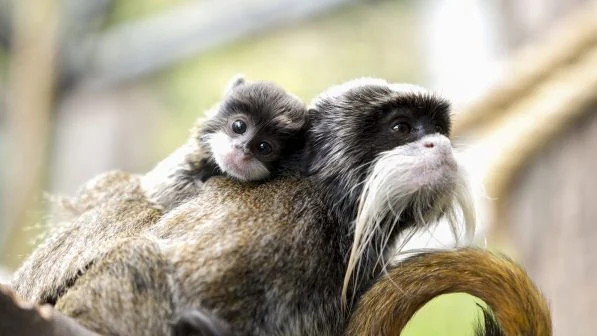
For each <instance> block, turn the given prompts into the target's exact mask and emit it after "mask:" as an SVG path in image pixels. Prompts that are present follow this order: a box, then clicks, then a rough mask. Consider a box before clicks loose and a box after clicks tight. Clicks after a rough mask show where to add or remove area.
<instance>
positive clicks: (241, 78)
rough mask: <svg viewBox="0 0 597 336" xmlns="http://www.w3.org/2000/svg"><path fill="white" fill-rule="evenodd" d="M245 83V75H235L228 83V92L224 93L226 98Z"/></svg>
mask: <svg viewBox="0 0 597 336" xmlns="http://www.w3.org/2000/svg"><path fill="white" fill-rule="evenodd" d="M245 83H246V80H245V75H243V74H236V75H234V77H232V79H231V80H230V81H229V82H228V85H227V86H226V91H224V96H227V95H229V94H230V93H232V91H234V89H235V88H237V87H238V86H240V85H243V84H245Z"/></svg>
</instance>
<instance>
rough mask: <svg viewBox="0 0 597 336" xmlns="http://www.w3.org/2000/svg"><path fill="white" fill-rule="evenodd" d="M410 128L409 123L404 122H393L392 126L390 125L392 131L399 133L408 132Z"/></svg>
mask: <svg viewBox="0 0 597 336" xmlns="http://www.w3.org/2000/svg"><path fill="white" fill-rule="evenodd" d="M411 129H412V128H411V127H410V125H409V124H407V123H405V122H399V123H395V124H394V126H392V131H394V132H396V133H400V134H409V133H410V131H411Z"/></svg>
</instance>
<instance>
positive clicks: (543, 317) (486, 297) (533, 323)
mask: <svg viewBox="0 0 597 336" xmlns="http://www.w3.org/2000/svg"><path fill="white" fill-rule="evenodd" d="M448 293H468V294H470V295H473V296H476V297H478V298H480V299H482V300H483V301H485V303H486V304H487V305H488V307H489V309H490V311H488V310H484V314H483V315H484V317H485V322H484V326H485V330H484V331H483V330H481V331H478V334H479V332H480V335H486V336H497V335H525V336H527V335H528V336H531V335H537V336H544V335H551V334H552V329H551V316H550V313H549V308H548V306H547V303H546V302H545V299H544V298H543V296H542V295H541V293H540V292H539V290H538V289H537V287H535V285H534V284H533V282H532V281H531V279H530V278H529V277H528V275H527V274H526V272H525V271H524V270H523V269H522V267H521V266H519V265H518V264H516V263H515V262H514V261H512V260H510V259H509V258H507V257H504V256H500V255H496V254H493V253H491V252H488V251H485V250H482V249H476V248H464V249H459V250H453V251H442V252H430V253H424V254H420V255H417V256H414V257H411V258H409V259H407V260H405V261H404V262H401V263H400V264H398V265H397V266H395V267H393V268H391V269H389V270H388V273H387V275H384V276H383V277H382V278H381V279H380V280H378V281H377V282H376V283H375V284H374V285H373V286H372V287H371V288H370V289H369V290H368V291H367V292H365V294H363V296H362V297H361V299H360V302H359V304H358V306H357V307H356V309H355V311H354V313H353V314H352V317H351V319H350V321H349V323H348V328H347V330H346V335H354V336H357V335H400V332H401V331H402V329H403V328H404V327H405V326H406V324H407V322H408V321H409V320H410V319H411V317H412V316H413V315H414V314H415V313H416V312H417V310H419V308H421V307H422V306H423V305H425V304H426V303H427V302H428V301H430V300H431V299H433V298H435V297H437V296H439V295H442V294H448Z"/></svg>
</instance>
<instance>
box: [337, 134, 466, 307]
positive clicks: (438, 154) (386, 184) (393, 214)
mask: <svg viewBox="0 0 597 336" xmlns="http://www.w3.org/2000/svg"><path fill="white" fill-rule="evenodd" d="M425 143H428V144H429V143H431V144H433V147H432V148H429V147H425V146H424V144H425ZM407 209H408V210H411V211H412V215H413V217H414V218H413V219H414V221H415V223H414V226H415V227H424V226H427V227H428V226H430V225H433V224H434V223H437V222H438V221H439V220H440V219H442V218H443V219H445V220H446V221H447V222H448V223H449V225H450V227H451V229H452V232H453V233H454V236H455V237H457V236H458V228H459V226H461V225H460V223H462V222H464V223H463V224H464V230H465V232H464V233H465V237H467V239H472V236H473V234H474V231H475V225H476V214H475V207H474V205H473V201H472V196H471V193H470V188H469V186H468V183H467V180H466V178H465V177H464V174H463V173H462V170H461V169H459V167H458V164H457V162H456V160H455V158H454V155H453V152H452V147H451V144H450V141H449V139H448V138H446V137H445V136H442V135H439V134H436V135H429V136H426V137H424V138H422V139H421V140H419V141H416V142H412V143H410V144H407V145H404V146H400V147H396V148H394V149H392V150H390V151H387V152H384V153H381V154H380V155H379V156H378V158H377V159H376V160H375V162H374V164H373V165H372V168H371V169H370V172H369V174H368V177H367V180H366V181H365V182H364V185H363V191H362V193H361V196H360V201H359V208H358V214H357V218H356V220H355V232H354V241H353V246H352V250H351V253H350V259H349V261H348V267H347V270H346V274H345V277H344V286H343V288H342V304H343V306H344V307H347V292H348V285H349V283H350V281H351V279H352V280H353V285H354V286H355V288H356V286H357V283H356V282H357V281H358V279H359V273H358V272H359V270H360V267H359V265H360V262H361V260H362V258H363V256H364V254H365V253H367V251H368V250H369V249H370V248H379V249H380V250H379V251H378V252H379V255H380V256H381V257H383V254H384V252H385V250H386V247H388V244H389V243H390V241H389V239H390V236H391V232H392V231H393V230H394V228H395V226H396V225H397V224H398V222H399V219H400V217H401V215H402V214H403V213H404V212H405V211H406V210H407ZM388 219H389V221H388ZM379 234H381V235H382V237H381V245H379V246H372V244H373V243H374V242H373V237H374V236H376V235H377V236H378V235H379ZM377 262H378V263H379V262H380V260H378V261H377Z"/></svg>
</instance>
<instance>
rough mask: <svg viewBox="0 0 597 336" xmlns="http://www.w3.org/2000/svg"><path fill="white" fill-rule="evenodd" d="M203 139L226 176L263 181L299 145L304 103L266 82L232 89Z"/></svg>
mask: <svg viewBox="0 0 597 336" xmlns="http://www.w3.org/2000/svg"><path fill="white" fill-rule="evenodd" d="M212 119H213V120H209V121H208V122H207V123H206V126H205V131H204V134H205V135H204V137H203V139H202V141H205V142H206V143H207V144H208V146H209V148H210V150H211V152H212V154H213V159H214V161H215V162H216V164H217V165H218V166H219V167H220V169H221V170H222V172H224V173H226V174H228V175H230V176H232V177H235V178H237V179H239V180H242V181H257V180H263V179H266V178H268V177H270V176H271V175H272V173H273V172H274V171H275V169H276V167H277V166H278V165H279V164H280V163H281V162H282V160H284V159H285V158H286V157H287V156H288V155H290V154H291V153H292V151H293V150H295V149H296V148H297V147H298V146H300V144H302V137H303V136H304V135H303V133H304V128H305V124H306V108H305V106H304V104H303V103H302V102H301V101H300V100H298V99H297V98H295V97H294V96H291V95H289V94H288V93H286V92H285V91H284V90H282V89H281V88H279V87H277V86H276V85H274V84H271V83H267V82H254V83H248V84H246V83H242V84H239V85H237V86H235V87H233V88H232V89H231V91H230V92H229V94H228V95H227V96H226V97H225V98H224V101H223V102H222V104H221V106H220V109H219V111H218V113H217V115H215V116H214V118H212Z"/></svg>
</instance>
